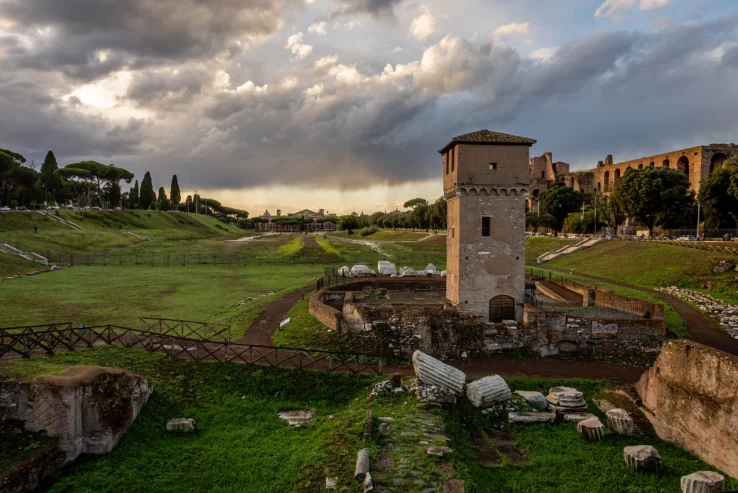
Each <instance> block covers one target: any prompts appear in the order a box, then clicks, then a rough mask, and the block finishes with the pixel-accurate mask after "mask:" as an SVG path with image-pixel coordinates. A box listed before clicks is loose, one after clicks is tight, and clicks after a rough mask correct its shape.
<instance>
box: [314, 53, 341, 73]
mask: <svg viewBox="0 0 738 493" xmlns="http://www.w3.org/2000/svg"><path fill="white" fill-rule="evenodd" d="M337 62H338V57H337V56H336V55H328V56H324V57H322V58H318V59H317V60H315V64H314V65H313V67H314V68H315V70H325V69H327V68H329V67H332V66H333V65H335V64H336V63H337Z"/></svg>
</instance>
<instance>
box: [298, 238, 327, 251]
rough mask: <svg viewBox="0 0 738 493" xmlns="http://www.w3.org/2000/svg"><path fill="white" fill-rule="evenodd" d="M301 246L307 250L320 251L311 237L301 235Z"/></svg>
mask: <svg viewBox="0 0 738 493" xmlns="http://www.w3.org/2000/svg"><path fill="white" fill-rule="evenodd" d="M302 246H303V247H304V248H305V249H309V250H322V248H321V247H320V245H318V242H317V241H315V237H314V236H313V235H302Z"/></svg>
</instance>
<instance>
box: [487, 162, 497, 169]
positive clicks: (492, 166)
mask: <svg viewBox="0 0 738 493" xmlns="http://www.w3.org/2000/svg"><path fill="white" fill-rule="evenodd" d="M489 169H491V170H493V171H494V170H496V169H497V163H489Z"/></svg>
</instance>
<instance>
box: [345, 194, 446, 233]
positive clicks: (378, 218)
mask: <svg viewBox="0 0 738 493" xmlns="http://www.w3.org/2000/svg"><path fill="white" fill-rule="evenodd" d="M403 208H404V209H408V210H405V211H400V210H395V211H392V212H375V213H374V214H364V213H362V214H359V215H353V214H350V215H345V216H340V217H339V218H338V229H340V230H345V231H348V232H349V233H353V231H354V230H357V229H363V228H372V227H374V228H392V229H396V228H403V229H425V230H437V229H446V201H445V200H444V198H443V197H441V198H439V199H437V200H436V201H435V202H433V203H432V204H431V203H429V202H428V201H427V200H425V199H422V198H416V199H411V200H408V201H407V202H405V203H404V204H403Z"/></svg>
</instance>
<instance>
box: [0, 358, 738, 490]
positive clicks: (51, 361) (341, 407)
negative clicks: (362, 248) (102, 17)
mask: <svg viewBox="0 0 738 493" xmlns="http://www.w3.org/2000/svg"><path fill="white" fill-rule="evenodd" d="M72 364H93V365H106V366H115V367H119V368H124V369H127V370H130V371H133V372H136V373H139V374H142V375H145V376H146V377H148V378H149V379H150V380H151V382H152V383H153V385H154V389H155V391H154V393H153V395H152V396H151V398H150V399H149V402H148V403H147V404H146V406H145V407H144V408H143V411H142V413H141V415H140V416H139V417H138V419H137V420H136V421H135V422H134V423H133V425H132V426H131V428H130V429H129V431H128V433H127V434H126V435H125V436H124V438H123V439H122V440H121V442H120V444H119V445H118V446H117V447H116V448H115V449H114V450H113V452H112V453H110V454H109V455H107V456H102V457H82V458H80V459H78V460H77V461H76V462H75V463H73V464H72V465H70V466H68V467H66V468H65V469H63V470H62V471H61V472H60V473H58V474H57V475H56V476H55V478H54V482H53V484H52V485H51V486H50V487H48V488H47V489H45V490H44V491H48V492H53V493H61V492H72V491H74V492H75V493H92V492H95V493H97V492H101V493H102V492H111V493H112V492H115V493H118V492H128V491H131V492H132V491H136V492H144V493H148V492H151V493H154V492H156V493H166V492H205V491H208V492H209V491H216V492H221V493H226V492H234V493H235V492H239V493H240V492H252V491H253V492H257V491H258V492H298V491H299V492H315V493H317V492H322V491H325V477H326V476H334V475H335V476H337V477H338V486H339V487H338V489H337V490H336V491H339V492H344V493H346V492H351V491H357V488H358V485H357V483H356V482H355V481H354V480H353V479H352V474H353V468H354V463H355V457H356V452H357V451H358V450H359V449H360V448H362V447H365V446H366V447H368V448H369V449H370V453H371V455H372V459H373V460H374V461H376V459H377V456H378V455H379V454H380V453H382V450H381V449H380V448H379V442H377V441H375V440H372V441H369V442H365V441H364V440H363V439H362V423H363V419H364V414H365V411H366V410H367V409H372V410H373V412H374V416H394V417H403V416H406V415H414V414H417V413H419V412H420V410H419V409H418V407H417V405H416V401H415V397H414V396H412V395H409V394H407V393H406V394H403V395H400V396H394V397H385V398H377V399H375V400H374V401H372V402H367V400H366V396H367V394H368V392H369V388H370V385H371V384H372V383H373V382H375V381H376V380H377V379H378V377H375V378H370V377H353V376H346V375H338V374H323V373H317V372H309V371H308V372H305V371H303V372H299V371H292V370H277V369H267V368H258V367H256V368H253V367H246V366H244V365H237V364H233V363H216V362H195V361H191V360H187V359H170V358H168V357H166V356H165V355H162V354H157V353H145V352H142V351H138V350H125V349H122V348H113V347H104V348H97V349H91V350H81V351H76V352H74V353H69V352H68V353H60V354H58V355H57V356H55V357H40V358H38V359H35V358H34V359H33V360H15V361H0V374H2V375H4V378H5V379H10V380H18V381H27V380H30V379H31V378H33V377H34V376H36V375H38V374H44V373H45V374H54V373H58V372H60V371H62V370H63V369H64V368H66V367H68V366H69V365H72ZM507 382H508V384H509V385H510V387H511V388H512V389H513V390H538V391H544V392H545V391H547V389H548V388H550V387H552V386H554V385H567V386H573V387H575V388H577V389H579V390H581V391H583V392H584V393H585V396H586V398H587V399H588V400H590V399H591V397H593V396H594V395H595V394H596V393H597V392H599V391H600V390H602V389H604V388H607V387H608V386H609V383H608V382H605V381H587V380H565V379H561V380H543V379H527V378H508V379H507ZM589 406H590V409H591V410H593V411H594V412H595V413H596V414H598V415H600V418H601V419H604V418H603V417H602V415H601V414H600V413H599V411H597V410H596V408H595V407H594V406H593V405H592V404H591V401H590V402H589ZM301 408H310V409H315V410H316V419H315V425H314V426H312V427H308V428H302V429H290V428H288V426H287V424H286V423H285V422H283V421H281V420H279V419H278V418H277V416H276V415H277V412H278V411H281V410H285V409H301ZM436 412H439V411H436ZM440 416H441V418H442V419H443V422H444V423H445V426H446V430H445V434H446V435H447V436H449V437H450V438H451V442H450V444H449V445H450V446H451V448H452V449H453V450H454V453H453V454H452V455H451V456H450V461H451V462H452V464H453V465H454V467H455V469H456V472H457V477H458V478H459V479H462V480H464V481H466V491H469V492H480V493H481V492H487V491H501V492H502V491H504V492H506V493H508V492H510V493H528V492H536V493H539V492H540V493H554V492H556V493H559V492H564V493H579V492H582V491H586V492H588V493H589V492H593V493H621V492H634V493H635V492H639V493H667V492H673V491H679V478H680V477H681V476H682V475H685V474H689V473H691V472H694V471H699V470H710V469H711V468H710V467H709V466H707V465H705V464H704V463H702V462H701V461H700V460H698V459H696V458H694V457H693V456H691V455H690V454H689V453H687V452H685V451H683V450H680V449H679V448H677V447H675V446H673V445H670V444H668V443H666V442H662V441H661V440H659V439H657V438H655V437H653V436H651V435H646V436H643V435H637V436H633V437H619V436H616V435H614V434H612V433H611V432H610V431H609V430H608V431H607V432H606V436H605V439H604V440H603V441H600V442H588V441H586V440H585V439H583V438H582V437H581V436H580V435H579V434H578V433H577V431H576V427H575V425H574V424H556V425H535V426H527V427H523V426H512V425H509V424H507V423H506V422H505V420H504V418H493V417H484V416H483V415H481V413H480V412H479V410H477V409H474V408H472V407H471V406H469V404H468V403H467V402H465V401H461V402H460V404H459V405H458V406H457V407H455V408H451V409H449V410H447V411H443V412H440ZM173 417H190V418H194V419H195V421H196V423H197V426H198V432H197V433H195V434H192V435H173V434H169V433H167V432H166V431H165V423H166V421H167V420H168V419H170V418H173ZM375 426H376V425H375ZM473 430H478V431H479V432H481V433H482V434H483V435H482V436H483V437H484V436H485V435H486V434H487V433H489V432H490V431H491V430H503V431H505V432H506V433H508V434H509V436H510V437H512V438H513V439H514V440H515V442H517V445H518V446H519V447H520V448H522V449H523V451H524V453H525V454H526V456H527V457H528V458H529V459H530V461H529V462H528V463H525V464H512V463H510V462H509V461H506V460H504V459H503V460H502V462H501V463H500V464H499V465H497V466H492V467H488V466H483V465H481V464H480V463H479V461H478V459H477V456H476V454H475V452H474V449H473V447H472V444H471V443H470V440H469V433H470V432H471V431H473ZM375 436H376V435H375ZM394 440H396V442H395V443H398V444H401V445H402V447H401V448H400V449H399V450H397V451H394V452H391V454H392V455H393V456H394V461H395V463H396V464H397V463H399V462H400V461H402V460H404V461H405V463H406V464H407V465H408V466H409V467H410V468H412V470H414V471H417V474H416V476H415V477H420V478H423V480H424V481H426V482H428V483H430V485H432V486H434V487H438V486H437V483H438V482H440V481H442V480H443V479H445V478H446V477H447V476H446V475H445V474H444V473H439V470H438V467H439V465H440V464H442V463H443V462H446V461H448V460H449V459H448V458H442V459H438V458H433V457H430V456H428V455H427V454H426V453H425V450H424V448H423V447H419V446H417V444H415V443H414V442H413V441H412V440H413V439H412V438H410V439H409V441H408V439H405V438H402V437H399V436H398V437H397V438H395V439H394ZM485 441H487V443H488V444H489V445H490V446H492V447H494V444H493V443H491V442H489V441H488V440H487V439H485ZM642 443H649V444H652V445H654V446H655V447H656V448H657V449H658V450H659V453H660V454H661V457H662V459H663V461H664V464H665V468H664V470H663V471H662V472H661V473H660V474H644V473H636V472H634V471H631V470H629V469H628V468H627V467H626V466H625V464H624V463H623V456H622V453H623V452H622V450H623V447H624V446H627V445H635V444H642ZM372 473H373V474H376V475H377V477H379V476H380V475H379V473H378V468H377V464H376V462H373V463H372ZM390 479H391V476H390ZM726 486H727V489H728V490H730V489H735V488H736V487H738V482H736V481H734V480H729V481H728V484H727V485H726ZM491 488H494V489H491ZM421 489H422V487H421V486H419V485H418V486H416V485H414V484H412V483H410V482H408V484H407V485H406V487H405V488H404V489H402V491H407V492H419V491H420V490H421ZM439 490H440V488H439Z"/></svg>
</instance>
